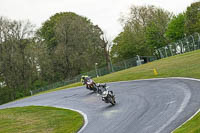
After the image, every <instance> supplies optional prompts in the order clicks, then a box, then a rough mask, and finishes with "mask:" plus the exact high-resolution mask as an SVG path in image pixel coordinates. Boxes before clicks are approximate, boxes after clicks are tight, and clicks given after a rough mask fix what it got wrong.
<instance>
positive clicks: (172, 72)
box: [51, 50, 200, 133]
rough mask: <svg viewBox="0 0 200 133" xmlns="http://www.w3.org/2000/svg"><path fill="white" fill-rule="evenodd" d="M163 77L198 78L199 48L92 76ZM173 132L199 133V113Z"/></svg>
mask: <svg viewBox="0 0 200 133" xmlns="http://www.w3.org/2000/svg"><path fill="white" fill-rule="evenodd" d="M154 68H155V69H156V70H157V72H158V75H154V72H153V69H154ZM165 77H190V78H196V79H200V50H197V51H193V52H188V53H185V54H182V55H176V56H172V57H168V58H164V59H161V60H157V61H154V62H150V63H147V64H144V65H141V66H137V67H132V68H130V69H126V70H122V71H119V72H115V73H112V74H108V75H105V76H102V77H99V78H94V80H95V82H99V83H103V82H116V81H127V80H136V79H149V78H165ZM76 86H81V83H75V84H71V85H67V86H63V87H60V88H56V89H54V90H51V91H55V90H60V89H64V88H71V87H76ZM175 133H200V113H198V114H197V115H196V116H195V117H194V118H193V119H192V120H190V121H189V122H187V123H186V124H184V125H183V126H182V127H180V128H179V129H177V130H175Z"/></svg>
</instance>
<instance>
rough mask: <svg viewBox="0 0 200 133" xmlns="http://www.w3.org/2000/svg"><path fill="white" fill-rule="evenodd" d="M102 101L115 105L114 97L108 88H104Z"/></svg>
mask: <svg viewBox="0 0 200 133" xmlns="http://www.w3.org/2000/svg"><path fill="white" fill-rule="evenodd" d="M102 101H104V102H105V103H111V104H112V105H115V104H116V101H115V95H114V94H113V91H109V90H108V87H106V90H105V91H103V93H102Z"/></svg>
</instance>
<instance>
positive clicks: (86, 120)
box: [61, 77, 200, 133]
mask: <svg viewBox="0 0 200 133" xmlns="http://www.w3.org/2000/svg"><path fill="white" fill-rule="evenodd" d="M161 79H186V80H193V81H199V82H200V79H195V78H188V77H166V78H152V79H139V80H129V81H117V82H108V83H120V82H122V83H123V82H132V81H148V80H161ZM78 87H81V86H78ZM68 89H73V88H68ZM61 108H66V107H61ZM66 109H70V108H66ZM71 110H74V109H71ZM75 111H77V112H79V110H75ZM199 112H200V108H199V109H198V111H197V112H196V113H195V114H193V115H192V116H191V117H190V118H189V119H188V120H186V121H185V122H184V123H183V124H181V125H180V126H178V127H177V128H176V129H178V128H179V127H181V126H182V125H184V124H185V123H186V122H188V121H189V120H191V119H192V118H193V117H194V116H195V115H196V114H198V113H199ZM79 113H81V114H82V115H83V116H84V120H85V124H84V126H83V127H82V128H81V129H80V130H79V132H78V133H80V132H82V131H83V130H84V128H85V127H86V126H87V124H88V119H87V115H86V114H84V113H83V112H82V111H80V112H79ZM176 129H174V130H173V131H172V132H171V133H173V132H174V131H175V130H176Z"/></svg>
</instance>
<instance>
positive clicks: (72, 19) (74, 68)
mask: <svg viewBox="0 0 200 133" xmlns="http://www.w3.org/2000/svg"><path fill="white" fill-rule="evenodd" d="M38 35H39V36H40V37H41V38H42V39H44V43H46V44H47V47H48V51H49V55H50V56H51V62H52V63H51V64H53V72H54V80H55V81H56V80H58V81H60V80H64V79H68V78H71V77H73V76H76V75H77V74H80V73H82V72H85V71H88V70H91V69H94V64H95V63H96V62H97V63H99V64H101V63H105V59H104V48H102V45H103V43H105V42H104V40H103V39H102V38H101V36H102V35H103V32H102V31H101V29H100V28H99V27H98V26H97V25H93V24H92V23H91V22H90V20H88V19H87V18H85V17H82V16H79V15H77V14H75V13H72V12H64V13H57V14H55V15H54V16H52V17H50V19H49V20H47V21H46V22H45V23H44V24H43V26H42V27H41V29H40V30H39V31H38ZM44 69H45V68H44Z"/></svg>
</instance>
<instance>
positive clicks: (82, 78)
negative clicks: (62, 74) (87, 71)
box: [81, 75, 96, 89]
mask: <svg viewBox="0 0 200 133" xmlns="http://www.w3.org/2000/svg"><path fill="white" fill-rule="evenodd" d="M90 79H91V78H90V77H89V76H87V75H83V76H82V77H81V82H82V84H83V85H86V88H87V89H90V88H89V86H88V84H87V81H88V80H90ZM94 85H95V86H96V84H95V82H94Z"/></svg>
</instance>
